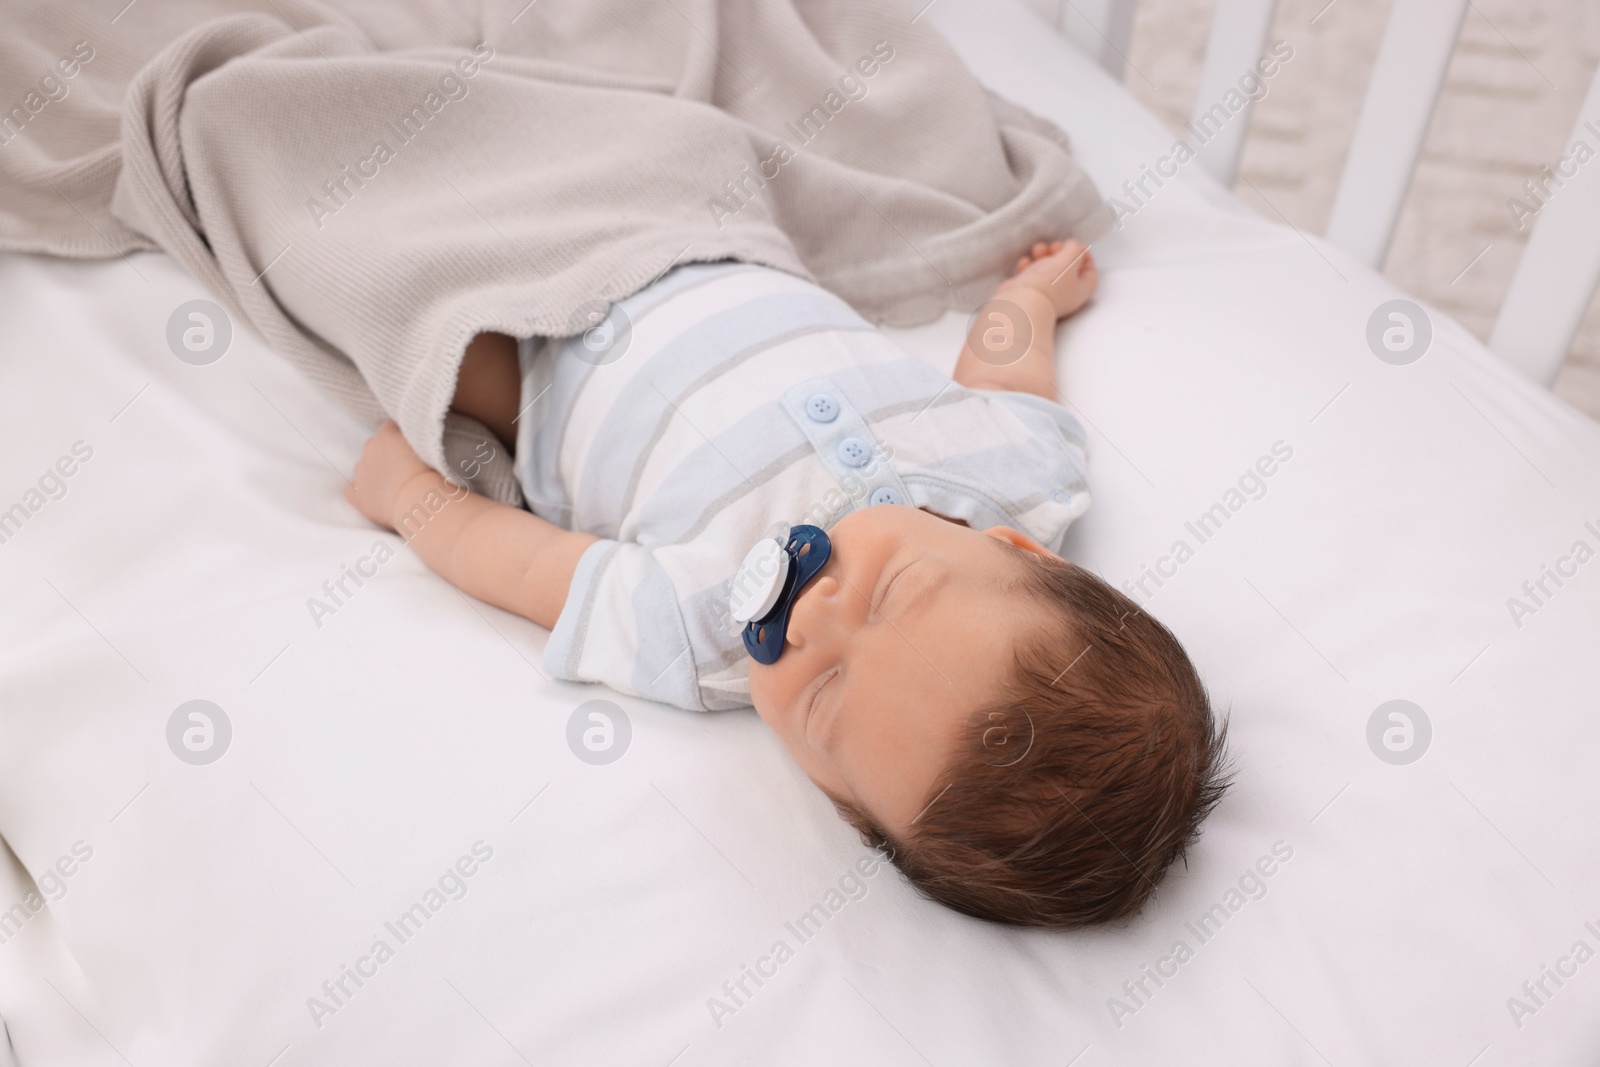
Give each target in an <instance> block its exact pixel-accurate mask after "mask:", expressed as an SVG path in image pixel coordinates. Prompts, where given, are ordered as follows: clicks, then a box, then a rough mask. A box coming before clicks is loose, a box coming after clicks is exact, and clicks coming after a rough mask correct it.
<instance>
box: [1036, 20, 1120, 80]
mask: <svg viewBox="0 0 1600 1067" xmlns="http://www.w3.org/2000/svg"><path fill="white" fill-rule="evenodd" d="M1057 2H1058V3H1059V5H1060V6H1059V8H1058V9H1057V16H1056V28H1057V29H1059V30H1060V31H1061V33H1062V34H1064V35H1065V36H1066V38H1067V40H1069V41H1071V42H1072V43H1073V44H1074V45H1076V46H1077V48H1078V50H1079V51H1080V52H1083V53H1084V54H1086V55H1088V56H1089V57H1090V58H1091V59H1093V60H1094V61H1095V62H1096V63H1098V64H1100V66H1101V67H1102V68H1104V69H1105V71H1106V72H1107V73H1109V74H1110V75H1111V76H1112V77H1113V78H1115V79H1117V80H1118V81H1121V80H1122V75H1123V69H1124V67H1126V65H1127V62H1128V48H1129V47H1130V46H1131V45H1132V44H1133V13H1134V7H1135V3H1136V0H1057Z"/></svg>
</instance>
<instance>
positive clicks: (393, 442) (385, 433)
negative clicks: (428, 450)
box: [344, 419, 433, 529]
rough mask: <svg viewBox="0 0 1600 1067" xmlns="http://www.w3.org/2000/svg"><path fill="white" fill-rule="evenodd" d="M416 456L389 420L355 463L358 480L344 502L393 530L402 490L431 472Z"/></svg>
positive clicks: (348, 490)
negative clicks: (396, 505)
mask: <svg viewBox="0 0 1600 1067" xmlns="http://www.w3.org/2000/svg"><path fill="white" fill-rule="evenodd" d="M432 469H433V468H432V467H429V466H428V465H427V464H426V463H424V462H422V460H421V459H419V458H418V457H417V454H416V452H414V451H413V450H412V448H411V445H410V443H409V442H407V441H406V439H405V436H404V435H403V434H401V432H400V427H399V426H396V425H395V423H394V421H393V420H392V419H386V420H384V422H383V425H381V426H379V427H378V432H377V433H375V434H373V435H372V437H371V438H369V439H368V440H367V445H366V447H365V448H363V449H362V450H361V458H360V459H359V460H357V461H356V475H355V481H354V482H352V483H351V484H350V485H347V486H345V490H344V496H345V499H346V500H348V501H350V503H352V504H354V505H355V506H356V510H358V511H360V512H361V514H363V515H365V516H366V517H367V518H369V519H371V520H372V521H373V522H375V523H377V524H378V525H379V526H387V527H388V528H390V529H393V528H394V513H395V503H396V501H398V499H399V497H400V490H402V489H403V488H405V486H406V483H407V482H409V481H411V479H413V478H415V477H416V476H417V475H419V474H422V473H424V472H426V471H430V470H432Z"/></svg>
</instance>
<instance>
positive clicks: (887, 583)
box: [750, 504, 1048, 839]
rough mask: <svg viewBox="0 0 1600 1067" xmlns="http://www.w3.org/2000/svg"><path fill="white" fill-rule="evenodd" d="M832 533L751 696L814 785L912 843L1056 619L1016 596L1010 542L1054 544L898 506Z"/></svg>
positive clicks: (753, 672) (861, 516)
mask: <svg viewBox="0 0 1600 1067" xmlns="http://www.w3.org/2000/svg"><path fill="white" fill-rule="evenodd" d="M828 536H829V538H830V539H831V540H832V542H833V554H832V555H831V556H830V557H829V559H828V562H827V564H826V565H824V566H823V568H822V570H821V572H819V573H818V575H817V576H816V577H815V578H813V579H812V581H811V583H810V584H809V585H807V586H806V588H805V590H804V591H803V592H802V593H801V594H800V598H799V599H798V600H797V601H795V604H794V608H793V609H792V611H791V613H790V616H789V630H788V634H787V639H786V641H785V643H784V649H783V654H782V655H781V656H779V657H778V661H777V662H776V663H772V664H761V663H756V662H752V663H751V664H750V699H751V702H752V703H753V704H754V705H755V707H756V711H757V712H758V713H759V714H760V715H761V718H762V719H763V720H764V721H765V722H766V723H767V725H768V726H770V727H772V729H773V731H774V732H775V733H777V735H778V736H779V737H780V738H782V739H783V743H784V745H785V746H787V748H788V749H789V751H790V753H791V754H792V755H793V756H794V758H795V759H796V760H797V761H798V762H799V764H800V766H801V767H802V768H803V769H804V770H805V772H806V774H808V775H810V777H811V780H812V781H813V782H815V783H816V784H817V785H818V786H820V787H821V788H822V789H823V790H825V791H826V792H829V793H832V794H833V795H835V796H838V797H841V798H843V799H845V800H849V801H851V802H853V803H855V804H856V805H858V806H859V807H862V808H864V809H866V810H867V811H868V812H870V813H871V814H872V816H873V818H875V819H876V820H877V821H878V823H879V825H881V826H882V827H883V828H884V829H885V830H888V831H889V833H890V834H891V835H893V836H895V837H897V838H902V839H903V838H904V836H906V833H907V831H908V829H909V828H910V826H911V825H912V823H913V822H914V821H915V820H916V819H917V817H918V816H919V815H921V813H922V809H923V808H924V807H925V806H926V805H927V804H928V803H929V801H930V800H931V799H933V797H934V796H935V794H937V793H938V792H939V789H940V786H939V783H937V782H936V781H935V779H936V778H937V777H938V775H939V774H940V773H941V772H942V771H943V770H944V768H945V766H946V765H947V763H948V761H949V759H950V757H951V755H952V754H953V753H954V750H955V745H956V743H957V741H958V739H959V737H960V736H961V734H962V730H963V727H964V726H965V725H966V723H967V722H968V721H969V720H970V719H971V717H972V715H973V713H974V712H976V711H977V709H978V708H979V707H981V706H982V705H983V704H986V703H988V702H989V701H991V700H993V699H994V698H995V695H996V694H997V693H998V692H999V689H1000V686H1001V685H1002V684H1003V683H1004V681H1005V680H1006V679H1007V677H1008V676H1009V675H1010V672H1011V670H1012V669H1013V668H1012V649H1013V648H1014V647H1015V646H1016V643H1017V641H1018V640H1019V639H1020V638H1021V637H1022V635H1023V634H1024V633H1025V632H1026V631H1027V630H1028V629H1029V628H1031V627H1033V626H1037V625H1041V624H1042V621H1043V618H1044V614H1043V609H1041V608H1038V607H1036V606H1034V605H1032V604H1027V603H1024V602H1022V601H1021V600H1020V599H1019V598H1020V597H1021V595H1022V594H1020V593H1019V592H1016V591H1015V590H1014V589H1013V588H1012V582H1014V581H1015V579H1016V578H1017V577H1018V575H1019V568H1020V566H1021V564H1019V562H1018V561H1017V560H1016V559H1015V558H1013V556H1012V555H1011V554H1010V553H1008V552H1007V551H1006V550H1005V548H1004V547H1003V546H1002V545H1001V544H1000V543H999V542H1000V541H1002V540H1003V541H1007V542H1010V543H1011V544H1013V545H1016V546H1017V547H1019V548H1025V549H1027V550H1029V551H1033V552H1044V553H1047V554H1048V550H1047V549H1045V548H1044V547H1043V546H1041V545H1040V544H1039V543H1038V542H1036V541H1034V540H1032V539H1030V538H1029V537H1027V536H1026V535H1024V534H1020V533H1017V532H1016V531H1015V530H1012V529H1009V528H1008V527H1004V526H995V527H991V528H990V529H988V530H985V531H982V532H979V531H977V530H972V529H969V528H967V527H966V526H961V525H958V524H956V523H953V522H948V521H946V520H945V519H941V518H939V517H938V516H936V515H932V514H929V513H928V512H925V511H921V510H918V509H916V508H911V507H904V506H898V505H893V504H880V505H878V506H876V507H871V508H865V509H862V510H860V511H855V512H852V513H850V514H849V515H847V516H845V517H844V518H843V519H841V520H840V521H839V522H838V524H837V525H835V526H834V527H833V529H831V530H829V531H828Z"/></svg>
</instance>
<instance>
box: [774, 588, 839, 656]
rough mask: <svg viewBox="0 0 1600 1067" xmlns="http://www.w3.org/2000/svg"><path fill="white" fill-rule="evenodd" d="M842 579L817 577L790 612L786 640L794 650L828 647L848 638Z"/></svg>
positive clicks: (802, 592) (801, 594)
mask: <svg viewBox="0 0 1600 1067" xmlns="http://www.w3.org/2000/svg"><path fill="white" fill-rule="evenodd" d="M840 588H841V587H840V584H839V579H837V578H835V577H833V576H832V575H827V574H823V575H818V576H817V578H816V579H815V580H814V581H812V582H811V584H810V585H808V586H807V587H806V588H805V589H803V590H802V591H801V593H800V596H799V598H798V599H796V600H795V602H794V607H792V608H790V609H789V629H788V632H787V633H786V634H785V640H786V641H787V642H788V643H789V644H791V645H793V646H794V647H795V648H807V647H810V648H814V649H817V648H820V649H826V648H827V647H829V646H831V645H833V644H836V643H837V642H839V641H842V640H843V639H844V637H845V634H844V629H845V626H846V620H845V619H844V618H843V617H842V614H843V613H842V612H841V611H840V607H841V605H840Z"/></svg>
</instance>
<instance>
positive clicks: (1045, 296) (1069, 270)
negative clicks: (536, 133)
mask: <svg viewBox="0 0 1600 1067" xmlns="http://www.w3.org/2000/svg"><path fill="white" fill-rule="evenodd" d="M1099 281H1100V276H1099V273H1098V272H1097V271H1096V270H1095V265H1094V256H1093V254H1091V253H1090V252H1089V250H1088V249H1087V248H1086V247H1085V246H1084V245H1082V244H1081V243H1079V242H1077V241H1056V242H1054V243H1052V244H1048V245H1047V244H1045V243H1043V242H1042V241H1041V242H1040V243H1038V244H1036V245H1034V246H1033V249H1032V251H1031V253H1030V254H1028V255H1025V256H1023V257H1021V258H1020V259H1018V260H1017V273H1016V274H1015V275H1014V276H1013V277H1011V278H1007V279H1006V280H1005V281H1004V282H1001V283H1000V287H999V288H998V289H996V290H995V293H994V296H993V297H992V298H990V300H989V301H988V302H987V303H985V304H984V305H983V307H982V308H980V309H979V312H978V317H977V319H976V320H975V321H974V322H973V324H972V329H971V330H970V331H969V332H968V334H967V341H966V344H964V345H963V346H962V348H961V356H960V357H959V358H958V359H957V360H956V367H955V370H954V371H953V372H952V373H951V375H950V376H951V377H952V378H954V379H955V381H956V383H957V384H958V385H964V386H966V387H967V388H969V389H1004V390H1014V391H1016V392H1022V393H1033V394H1034V395H1036V396H1042V397H1044V398H1045V399H1046V400H1053V401H1057V402H1059V401H1060V400H1061V399H1062V397H1061V394H1060V392H1059V391H1058V388H1057V385H1056V322H1057V320H1059V319H1063V318H1065V317H1066V316H1068V315H1071V314H1072V313H1073V312H1075V311H1077V310H1078V309H1079V308H1081V307H1083V305H1084V304H1086V303H1088V302H1089V298H1090V297H1091V296H1093V295H1094V291H1095V287H1096V286H1097V285H1098V284H1099ZM1019 313H1020V315H1019ZM1024 342H1026V347H1024Z"/></svg>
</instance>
